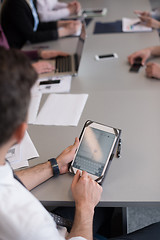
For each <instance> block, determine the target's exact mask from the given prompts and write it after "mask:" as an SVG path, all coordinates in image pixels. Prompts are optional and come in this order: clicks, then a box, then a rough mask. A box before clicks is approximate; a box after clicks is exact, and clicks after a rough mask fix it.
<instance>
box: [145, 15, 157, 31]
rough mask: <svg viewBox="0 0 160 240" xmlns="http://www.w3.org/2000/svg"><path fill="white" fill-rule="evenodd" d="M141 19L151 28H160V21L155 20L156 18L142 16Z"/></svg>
mask: <svg viewBox="0 0 160 240" xmlns="http://www.w3.org/2000/svg"><path fill="white" fill-rule="evenodd" d="M140 20H141V21H142V24H143V25H145V26H147V27H151V28H154V29H159V28H160V22H159V21H157V20H155V19H154V18H151V17H146V16H141V17H140Z"/></svg>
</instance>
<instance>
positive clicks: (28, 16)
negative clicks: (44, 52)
mask: <svg viewBox="0 0 160 240" xmlns="http://www.w3.org/2000/svg"><path fill="white" fill-rule="evenodd" d="M1 24H2V28H3V31H4V33H5V35H6V37H7V40H8V43H9V46H10V47H14V48H21V47H22V46H23V44H24V43H25V42H26V41H30V42H31V43H38V42H44V41H50V40H56V39H57V38H58V32H57V23H56V22H48V23H39V25H38V29H37V31H36V32H34V31H33V27H34V19H33V15H32V11H31V9H30V7H29V6H28V4H27V2H26V1H25V0H5V1H4V3H3V5H2V11H1Z"/></svg>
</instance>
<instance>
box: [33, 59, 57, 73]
mask: <svg viewBox="0 0 160 240" xmlns="http://www.w3.org/2000/svg"><path fill="white" fill-rule="evenodd" d="M32 67H34V69H35V70H36V72H37V73H38V74H40V73H47V72H52V71H53V70H54V67H53V66H52V64H50V63H49V62H47V61H38V62H36V63H32Z"/></svg>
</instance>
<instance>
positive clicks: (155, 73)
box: [128, 46, 160, 79]
mask: <svg viewBox="0 0 160 240" xmlns="http://www.w3.org/2000/svg"><path fill="white" fill-rule="evenodd" d="M158 56H160V46H155V47H148V48H144V49H142V50H139V51H137V52H134V53H132V54H131V55H129V56H128V62H129V63H130V64H131V65H132V64H133V63H134V60H135V59H136V58H137V57H141V58H142V65H145V64H146V61H147V60H148V59H149V58H151V57H158ZM146 75H147V77H150V78H152V77H153V78H157V79H160V64H158V63H154V62H149V63H147V64H146Z"/></svg>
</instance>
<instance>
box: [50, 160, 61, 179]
mask: <svg viewBox="0 0 160 240" xmlns="http://www.w3.org/2000/svg"><path fill="white" fill-rule="evenodd" d="M48 161H49V162H50V163H51V167H52V170H53V176H58V175H59V174H60V171H59V167H58V163H57V160H56V158H51V159H49V160H48Z"/></svg>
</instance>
